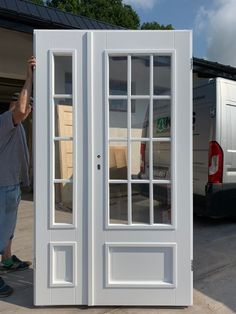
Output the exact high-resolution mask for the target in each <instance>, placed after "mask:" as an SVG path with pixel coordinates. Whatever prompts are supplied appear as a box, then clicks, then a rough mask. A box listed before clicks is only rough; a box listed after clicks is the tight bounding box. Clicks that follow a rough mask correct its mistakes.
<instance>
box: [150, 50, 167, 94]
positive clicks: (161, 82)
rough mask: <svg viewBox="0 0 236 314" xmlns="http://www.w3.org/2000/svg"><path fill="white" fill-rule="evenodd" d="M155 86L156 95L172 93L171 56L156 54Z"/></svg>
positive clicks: (154, 63)
mask: <svg viewBox="0 0 236 314" xmlns="http://www.w3.org/2000/svg"><path fill="white" fill-rule="evenodd" d="M153 65H154V69H153V75H154V78H153V88H154V92H153V93H154V95H170V94H171V57H170V56H154V60H153Z"/></svg>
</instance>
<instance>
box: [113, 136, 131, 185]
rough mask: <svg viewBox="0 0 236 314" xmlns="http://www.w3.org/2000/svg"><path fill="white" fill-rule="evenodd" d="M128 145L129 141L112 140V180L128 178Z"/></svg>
mask: <svg viewBox="0 0 236 314" xmlns="http://www.w3.org/2000/svg"><path fill="white" fill-rule="evenodd" d="M127 165H128V147H127V142H110V144H109V171H110V179H111V180H112V179H113V180H127Z"/></svg>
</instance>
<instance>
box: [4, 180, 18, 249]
mask: <svg viewBox="0 0 236 314" xmlns="http://www.w3.org/2000/svg"><path fill="white" fill-rule="evenodd" d="M20 199H21V191H20V185H19V184H16V185H10V186H0V254H3V252H4V250H5V248H6V246H7V244H8V242H9V240H11V239H12V238H13V236H14V231H15V227H16V218H17V210H18V206H19V203H20Z"/></svg>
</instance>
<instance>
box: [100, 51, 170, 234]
mask: <svg viewBox="0 0 236 314" xmlns="http://www.w3.org/2000/svg"><path fill="white" fill-rule="evenodd" d="M119 56H123V57H124V56H125V57H127V95H110V94H109V89H110V88H109V57H119ZM132 56H135V57H136V56H149V68H150V73H149V75H150V89H149V95H132V94H131V67H132V64H131V59H132ZM154 56H155V57H156V56H169V57H170V61H171V63H170V65H171V69H170V71H171V86H170V95H154V89H153V87H154V86H153V85H154V83H153V81H154V78H153V77H154V73H153V69H154ZM174 65H175V51H174V50H170V51H143V50H142V51H140V52H139V51H106V54H105V74H106V84H105V86H106V88H105V99H106V101H105V103H106V117H105V121H106V131H105V143H106V161H107V162H106V171H105V180H106V182H107V184H106V191H105V196H106V228H108V229H113V228H114V229H120V228H121V229H123V228H125V229H127V228H130V227H132V229H133V228H134V229H136V228H137V229H146V228H148V229H149V228H155V229H156V228H158V229H174V228H175V226H176V221H175V217H176V215H175V211H174V210H173V204H175V198H176V196H175V152H174V147H175V125H176V124H175V117H174V112H175V109H174V105H175V100H174V95H175V94H174V89H175V71H174ZM110 100H126V101H127V137H110V136H109V127H110V125H109V106H110ZM131 100H149V137H148V138H144V137H143V138H142V137H141V138H138V137H132V136H131V135H132V134H131V130H132V128H131ZM154 100H169V101H170V106H171V136H170V137H159V138H158V137H155V138H153V101H154ZM111 142H125V143H127V150H128V162H127V169H128V173H127V180H126V179H125V180H122V179H119V180H114V179H110V177H109V176H110V174H109V146H110V143H111ZM135 142H147V143H149V179H147V180H143V179H138V180H137V179H132V178H131V154H132V152H131V145H132V143H135ZM154 142H169V143H170V144H171V145H170V146H171V148H170V150H171V152H170V159H171V162H170V166H171V179H170V180H160V179H153V143H154ZM135 183H136V184H138V183H140V184H143V183H145V184H149V223H148V224H147V223H138V224H136V223H133V222H132V184H135ZM110 184H126V185H127V189H128V194H127V195H128V215H127V217H128V221H127V224H120V223H111V222H110V204H109V203H110V200H109V197H110V196H109V193H110V192H109V191H110ZM154 184H157V185H158V184H162V185H166V186H168V185H170V186H171V223H170V224H165V223H154V204H153V203H154V202H153V199H154V198H153V197H154V195H153V186H154Z"/></svg>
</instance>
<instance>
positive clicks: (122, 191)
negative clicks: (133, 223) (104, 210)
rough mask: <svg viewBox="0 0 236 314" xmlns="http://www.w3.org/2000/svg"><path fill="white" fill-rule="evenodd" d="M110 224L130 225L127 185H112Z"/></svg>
mask: <svg viewBox="0 0 236 314" xmlns="http://www.w3.org/2000/svg"><path fill="white" fill-rule="evenodd" d="M110 223H111V224H127V223H128V188H127V184H110Z"/></svg>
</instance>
